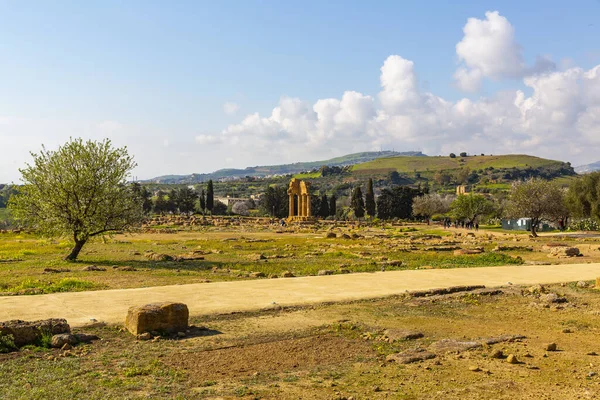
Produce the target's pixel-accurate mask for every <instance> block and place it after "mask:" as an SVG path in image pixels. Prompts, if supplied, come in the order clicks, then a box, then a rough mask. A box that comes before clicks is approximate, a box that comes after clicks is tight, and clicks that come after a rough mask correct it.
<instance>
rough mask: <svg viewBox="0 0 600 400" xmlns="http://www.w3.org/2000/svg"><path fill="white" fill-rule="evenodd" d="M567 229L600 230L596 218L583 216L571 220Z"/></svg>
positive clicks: (599, 224) (599, 223)
mask: <svg viewBox="0 0 600 400" xmlns="http://www.w3.org/2000/svg"><path fill="white" fill-rule="evenodd" d="M569 229H571V230H573V231H596V232H598V231H600V222H598V220H597V219H592V218H583V219H579V220H576V221H572V222H571V223H570V224H569Z"/></svg>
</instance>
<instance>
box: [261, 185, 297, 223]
mask: <svg viewBox="0 0 600 400" xmlns="http://www.w3.org/2000/svg"><path fill="white" fill-rule="evenodd" d="M289 208H290V202H289V197H288V193H287V188H286V187H285V186H269V187H268V188H267V190H266V191H265V195H264V196H263V199H262V203H261V210H262V211H263V212H264V213H265V214H266V215H271V216H274V217H277V218H284V217H287V216H288V215H289Z"/></svg>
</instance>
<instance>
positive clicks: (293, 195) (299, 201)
mask: <svg viewBox="0 0 600 400" xmlns="http://www.w3.org/2000/svg"><path fill="white" fill-rule="evenodd" d="M287 192H288V196H289V198H290V213H289V217H288V219H287V220H288V222H292V221H312V219H313V218H312V213H311V209H310V182H305V181H301V180H299V179H296V178H292V180H291V181H290V186H289V187H288V191H287Z"/></svg>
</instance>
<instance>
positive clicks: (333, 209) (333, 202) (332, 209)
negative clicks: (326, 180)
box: [329, 194, 337, 217]
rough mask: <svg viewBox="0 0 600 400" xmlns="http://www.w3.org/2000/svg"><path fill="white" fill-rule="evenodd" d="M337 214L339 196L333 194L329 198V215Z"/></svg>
mask: <svg viewBox="0 0 600 400" xmlns="http://www.w3.org/2000/svg"><path fill="white" fill-rule="evenodd" d="M336 214H337V197H335V195H334V194H333V195H331V197H330V198H329V215H332V216H334V217H335V216H336Z"/></svg>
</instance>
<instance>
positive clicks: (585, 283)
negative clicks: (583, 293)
mask: <svg viewBox="0 0 600 400" xmlns="http://www.w3.org/2000/svg"><path fill="white" fill-rule="evenodd" d="M577 287H578V288H582V289H585V288H586V287H588V284H587V282H586V281H579V282H577Z"/></svg>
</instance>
